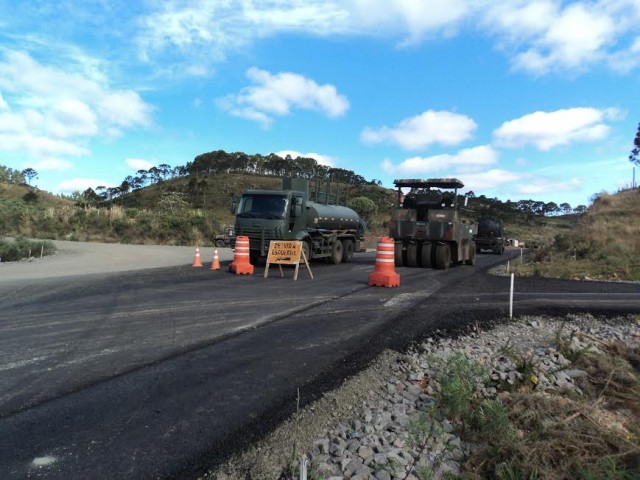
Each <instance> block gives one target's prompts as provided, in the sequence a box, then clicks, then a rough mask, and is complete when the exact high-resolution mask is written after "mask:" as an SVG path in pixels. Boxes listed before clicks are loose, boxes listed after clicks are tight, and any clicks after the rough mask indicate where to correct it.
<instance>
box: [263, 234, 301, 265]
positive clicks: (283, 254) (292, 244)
mask: <svg viewBox="0 0 640 480" xmlns="http://www.w3.org/2000/svg"><path fill="white" fill-rule="evenodd" d="M301 252H302V242H296V241H284V240H271V242H270V243H269V255H268V257H267V262H269V263H280V264H282V265H295V264H296V263H300V253H301Z"/></svg>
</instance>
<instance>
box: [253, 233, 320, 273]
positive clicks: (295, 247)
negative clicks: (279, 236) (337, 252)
mask: <svg viewBox="0 0 640 480" xmlns="http://www.w3.org/2000/svg"><path fill="white" fill-rule="evenodd" d="M272 263H273V264H276V265H278V268H279V269H280V276H281V277H283V276H284V273H283V271H282V265H295V266H296V269H295V272H294V274H293V279H294V280H297V279H298V268H299V267H300V263H304V265H305V266H306V267H307V271H308V272H309V276H310V277H311V278H312V279H313V273H311V267H309V262H308V259H307V257H306V256H305V254H304V251H303V250H302V242H300V241H292V240H289V241H285V240H271V242H269V253H268V254H267V266H266V267H265V269H264V278H267V276H268V275H269V266H270V265H271V264H272Z"/></svg>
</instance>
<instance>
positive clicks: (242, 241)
mask: <svg viewBox="0 0 640 480" xmlns="http://www.w3.org/2000/svg"><path fill="white" fill-rule="evenodd" d="M229 271H230V272H231V273H235V274H236V275H253V265H251V262H250V261H249V237H247V236H244V235H241V236H239V237H236V248H235V249H234V250H233V262H231V265H229Z"/></svg>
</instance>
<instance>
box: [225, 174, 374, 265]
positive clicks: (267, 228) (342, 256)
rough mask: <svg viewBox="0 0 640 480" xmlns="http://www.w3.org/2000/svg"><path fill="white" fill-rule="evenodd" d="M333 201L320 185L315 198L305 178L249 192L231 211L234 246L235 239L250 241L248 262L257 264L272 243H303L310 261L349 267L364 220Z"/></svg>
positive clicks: (288, 180) (362, 234)
mask: <svg viewBox="0 0 640 480" xmlns="http://www.w3.org/2000/svg"><path fill="white" fill-rule="evenodd" d="M328 188H329V187H328ZM328 188H327V190H328ZM338 193H339V192H338ZM337 196H338V195H336V197H337ZM334 201H337V199H334V197H333V196H332V195H330V194H329V192H328V191H327V192H320V191H319V189H318V188H317V186H316V189H315V192H314V198H313V200H311V194H310V186H309V181H308V180H306V179H302V178H285V179H283V182H282V190H247V191H245V192H244V193H243V194H242V196H241V197H240V199H239V200H238V201H236V202H234V205H233V207H232V208H233V209H234V213H235V218H236V220H235V234H236V237H234V238H233V240H232V247H235V238H237V236H241V235H243V236H247V237H249V258H250V261H251V263H252V264H255V263H257V261H258V259H259V258H260V257H265V256H266V255H267V254H268V252H269V243H270V241H271V240H299V241H301V242H302V250H303V252H304V254H305V256H306V258H307V259H308V260H311V259H326V260H328V261H329V262H330V263H332V264H339V263H341V262H345V263H349V262H351V261H352V259H353V254H354V252H357V251H359V250H360V242H361V241H363V240H364V231H365V222H364V221H363V220H362V219H361V218H360V216H359V215H358V214H357V213H356V212H355V211H354V210H352V209H350V208H347V207H345V206H341V205H336V204H333V203H332V202H334Z"/></svg>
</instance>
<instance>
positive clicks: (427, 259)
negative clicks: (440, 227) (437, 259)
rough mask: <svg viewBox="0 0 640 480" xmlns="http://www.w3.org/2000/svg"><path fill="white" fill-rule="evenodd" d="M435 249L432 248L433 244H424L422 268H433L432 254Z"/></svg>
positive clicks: (421, 258)
mask: <svg viewBox="0 0 640 480" xmlns="http://www.w3.org/2000/svg"><path fill="white" fill-rule="evenodd" d="M432 251H433V249H432V248H431V242H425V243H423V244H422V248H421V249H420V260H422V262H421V264H422V268H431V267H433V260H432V258H431V257H432V255H431V252H432Z"/></svg>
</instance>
